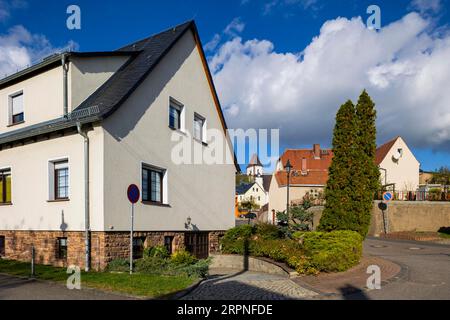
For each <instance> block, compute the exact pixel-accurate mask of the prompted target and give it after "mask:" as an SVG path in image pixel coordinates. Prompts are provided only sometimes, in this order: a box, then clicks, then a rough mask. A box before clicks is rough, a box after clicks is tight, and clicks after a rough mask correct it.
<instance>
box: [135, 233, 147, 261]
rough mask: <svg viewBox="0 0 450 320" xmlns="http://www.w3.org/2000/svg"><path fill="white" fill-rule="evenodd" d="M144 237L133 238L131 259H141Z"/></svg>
mask: <svg viewBox="0 0 450 320" xmlns="http://www.w3.org/2000/svg"><path fill="white" fill-rule="evenodd" d="M144 243H145V238H142V237H139V238H133V259H141V258H142V257H143V256H144Z"/></svg>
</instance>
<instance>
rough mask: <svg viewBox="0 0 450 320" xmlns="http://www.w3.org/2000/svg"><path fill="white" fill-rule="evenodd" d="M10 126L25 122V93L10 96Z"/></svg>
mask: <svg viewBox="0 0 450 320" xmlns="http://www.w3.org/2000/svg"><path fill="white" fill-rule="evenodd" d="M9 104H10V115H11V116H10V121H9V122H10V124H17V123H21V122H23V121H24V120H25V118H24V112H23V92H20V93H16V94H13V95H11V96H9Z"/></svg>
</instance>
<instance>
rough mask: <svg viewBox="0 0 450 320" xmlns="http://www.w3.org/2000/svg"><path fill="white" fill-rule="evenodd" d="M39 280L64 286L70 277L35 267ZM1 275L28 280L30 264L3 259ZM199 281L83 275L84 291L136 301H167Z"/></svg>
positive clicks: (55, 269) (54, 269) (53, 269)
mask: <svg viewBox="0 0 450 320" xmlns="http://www.w3.org/2000/svg"><path fill="white" fill-rule="evenodd" d="M35 270H36V279H38V280H45V281H52V282H57V283H60V284H61V285H65V283H66V281H67V278H68V277H69V274H67V273H66V269H65V268H58V267H53V266H44V265H36V269H35ZM0 273H4V274H8V275H13V276H19V277H29V276H30V263H25V262H19V261H11V260H2V259H0ZM197 281H198V278H196V277H188V276H182V275H178V276H164V275H154V274H139V273H135V274H132V275H130V274H128V273H125V272H124V273H112V272H88V273H86V272H81V287H82V288H90V289H98V290H102V291H108V292H113V293H118V294H125V295H131V296H135V297H137V298H165V297H168V296H170V295H172V294H176V293H177V292H179V291H182V290H184V289H186V288H188V287H190V286H191V285H192V284H194V283H196V282H197Z"/></svg>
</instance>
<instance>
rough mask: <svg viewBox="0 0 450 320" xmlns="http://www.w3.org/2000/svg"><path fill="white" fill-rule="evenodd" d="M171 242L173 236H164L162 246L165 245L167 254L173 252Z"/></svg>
mask: <svg viewBox="0 0 450 320" xmlns="http://www.w3.org/2000/svg"><path fill="white" fill-rule="evenodd" d="M172 243H173V237H167V236H166V237H164V247H166V249H167V252H169V254H172V253H173V248H172Z"/></svg>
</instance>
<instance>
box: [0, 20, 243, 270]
mask: <svg viewBox="0 0 450 320" xmlns="http://www.w3.org/2000/svg"><path fill="white" fill-rule="evenodd" d="M206 129H217V130H220V131H221V132H222V133H223V134H225V131H226V124H225V120H224V117H223V114H222V112H221V108H220V105H219V101H218V98H217V94H216V92H215V89H214V85H213V82H212V78H211V75H210V72H209V69H208V66H207V63H206V60H205V56H204V53H203V50H202V46H201V43H200V40H199V36H198V33H197V29H196V26H195V24H194V22H188V23H185V24H182V25H179V26H176V27H174V28H170V29H169V30H167V31H164V32H162V33H160V34H157V35H154V36H151V37H149V38H147V39H144V40H141V41H138V42H135V43H133V44H130V45H128V46H126V47H124V48H121V49H119V50H116V51H111V52H90V53H76V52H66V53H62V54H57V55H54V56H51V57H49V58H47V59H45V60H43V61H42V62H41V63H39V64H38V65H35V66H32V67H31V68H28V69H25V70H23V71H21V72H19V73H17V74H14V75H12V76H10V77H8V78H6V79H3V80H0V186H1V187H0V254H1V255H5V256H6V257H7V258H11V259H18V260H26V261H28V260H29V259H30V250H31V247H32V246H34V247H35V248H36V257H37V258H38V261H37V263H51V264H54V265H71V264H75V265H78V266H82V267H89V266H91V267H92V268H94V269H102V268H104V267H105V266H106V264H107V263H108V262H109V261H111V260H112V259H114V258H124V257H127V256H128V254H129V249H128V248H129V229H130V203H129V202H128V200H127V195H126V190H127V187H128V185H130V184H136V185H138V186H139V188H140V190H141V199H140V201H139V202H138V203H137V204H136V206H135V225H134V228H135V231H136V232H135V234H134V244H135V247H136V251H137V253H138V254H139V251H140V250H141V249H142V247H143V246H144V245H145V246H150V245H165V246H166V247H167V248H168V249H169V250H171V251H173V250H177V249H178V248H182V247H184V248H186V249H187V250H189V251H191V252H192V253H194V254H196V255H197V256H199V257H204V256H206V255H208V253H209V252H211V251H214V250H216V249H217V247H218V235H220V234H221V233H223V232H224V231H225V230H227V229H229V228H230V227H233V226H234V217H233V212H234V192H235V173H236V171H237V170H239V169H238V167H237V166H235V165H234V164H210V165H206V164H195V165H193V164H177V163H176V162H174V161H173V159H172V157H173V155H172V151H173V148H174V146H175V145H176V144H177V142H175V141H174V140H179V141H181V140H183V139H184V140H183V141H187V143H188V144H190V145H191V146H193V148H197V149H200V150H205V151H208V148H209V146H208V142H209V141H210V137H208V134H207V130H206ZM220 131H219V132H220ZM224 136H225V135H224ZM226 141H228V140H226ZM225 152H226V153H229V157H230V158H231V159H232V158H233V154H232V153H233V151H232V148H231V145H229V144H228V145H227V146H225ZM205 194H207V195H208V196H207V197H205V196H204V195H205Z"/></svg>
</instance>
